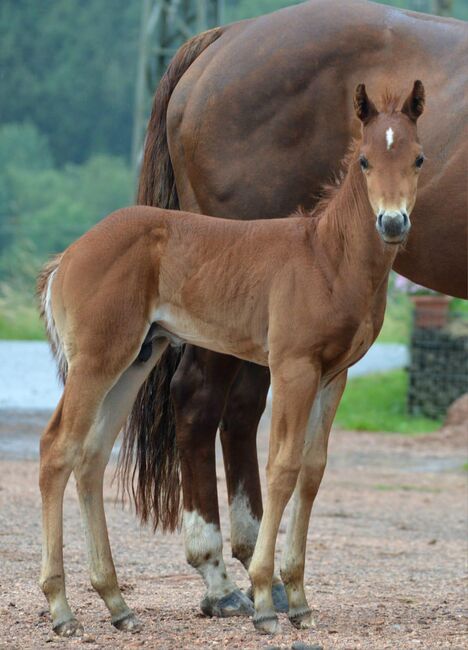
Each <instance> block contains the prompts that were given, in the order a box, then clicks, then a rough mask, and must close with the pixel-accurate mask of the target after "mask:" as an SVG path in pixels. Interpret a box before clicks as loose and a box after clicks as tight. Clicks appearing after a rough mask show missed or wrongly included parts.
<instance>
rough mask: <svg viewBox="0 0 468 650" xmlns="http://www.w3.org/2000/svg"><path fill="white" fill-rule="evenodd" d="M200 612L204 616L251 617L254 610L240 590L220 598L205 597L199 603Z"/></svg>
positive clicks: (248, 599) (250, 602)
mask: <svg viewBox="0 0 468 650" xmlns="http://www.w3.org/2000/svg"><path fill="white" fill-rule="evenodd" d="M200 608H201V611H202V612H203V613H204V614H205V616H218V617H219V618H226V617H228V616H252V614H253V613H254V608H253V604H252V601H251V600H250V598H248V597H247V596H246V595H245V594H244V593H243V592H242V591H241V590H240V589H235V590H234V591H231V593H230V594H227V595H226V596H223V597H222V598H217V599H215V598H210V597H209V596H205V598H203V600H202V601H201V603H200Z"/></svg>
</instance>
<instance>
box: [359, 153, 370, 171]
mask: <svg viewBox="0 0 468 650" xmlns="http://www.w3.org/2000/svg"><path fill="white" fill-rule="evenodd" d="M359 164H360V165H361V169H362V170H363V171H364V170H366V169H369V161H368V160H367V158H366V157H365V156H359Z"/></svg>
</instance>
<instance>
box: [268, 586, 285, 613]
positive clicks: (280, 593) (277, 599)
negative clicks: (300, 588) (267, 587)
mask: <svg viewBox="0 0 468 650" xmlns="http://www.w3.org/2000/svg"><path fill="white" fill-rule="evenodd" d="M271 596H272V598H273V605H274V606H275V610H276V611H277V612H280V613H282V614H285V613H286V612H287V611H288V610H289V603H288V595H287V593H286V589H285V588H284V585H283V583H282V582H275V584H274V585H273V586H272V588H271Z"/></svg>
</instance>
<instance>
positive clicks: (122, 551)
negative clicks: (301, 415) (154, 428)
mask: <svg viewBox="0 0 468 650" xmlns="http://www.w3.org/2000/svg"><path fill="white" fill-rule="evenodd" d="M0 435H1V428H0ZM259 447H260V457H261V461H262V463H264V459H265V450H266V436H265V434H264V433H262V434H261V436H260V440H259ZM465 461H466V447H465V448H464V445H463V441H461V440H460V438H459V437H455V438H453V437H452V438H450V439H444V438H443V437H441V436H440V435H432V436H428V437H425V438H405V437H401V436H396V435H382V434H380V435H379V434H372V435H371V434H357V433H349V432H338V431H336V432H334V434H333V436H332V442H331V449H330V460H329V466H328V468H327V472H326V476H325V479H324V482H323V485H322V488H321V491H320V494H319V497H318V500H317V503H316V507H315V511H314V516H313V518H312V523H311V526H310V532H309V546H308V557H307V568H306V578H307V592H308V597H309V602H310V603H311V604H312V607H313V609H314V613H315V619H316V623H317V627H316V629H315V630H313V631H308V632H301V633H299V632H297V631H295V630H293V629H292V628H291V627H290V625H289V623H288V621H287V619H286V618H285V617H284V616H282V617H281V622H282V632H281V634H280V635H278V636H277V637H275V638H274V639H272V638H269V637H261V636H258V635H256V633H255V632H254V631H253V627H252V624H251V622H250V621H249V620H246V619H224V620H217V619H212V620H209V619H206V618H203V617H202V616H201V615H200V614H199V613H198V607H197V605H198V601H199V600H200V598H201V597H202V595H203V588H202V583H201V581H200V579H199V578H198V577H197V575H196V574H195V572H194V571H192V570H191V569H190V568H189V567H188V566H187V565H186V563H185V560H184V553H183V547H182V539H181V537H180V535H174V536H161V535H159V534H158V535H156V536H153V535H152V534H151V532H150V531H149V530H147V529H141V528H140V527H139V526H138V523H137V521H136V520H135V518H134V516H133V515H132V514H131V512H130V511H129V510H128V509H127V510H125V511H122V509H121V508H120V507H119V506H116V505H114V495H115V489H114V487H112V486H110V480H108V481H107V487H106V503H107V513H108V520H109V530H110V538H111V542H112V544H113V549H114V559H115V563H116V566H117V572H118V575H119V578H120V582H121V585H122V586H123V589H124V592H125V596H126V598H127V600H128V602H129V604H130V605H131V606H133V607H134V608H135V610H136V613H137V615H138V616H139V617H140V618H141V620H142V621H143V622H144V626H145V627H144V631H143V632H141V633H140V634H138V635H135V636H125V635H123V634H122V633H119V632H117V631H116V630H114V629H113V628H112V627H111V625H110V624H109V622H108V617H107V612H106V610H105V608H104V605H103V603H102V602H101V601H100V599H99V598H98V596H97V595H96V594H95V593H94V592H93V591H92V589H91V587H90V585H89V583H88V581H87V574H86V566H85V550H84V541H83V535H82V530H81V525H80V521H79V510H78V505H77V501H76V498H75V493H74V485H72V486H70V487H69V489H68V491H67V495H66V499H65V559H66V569H67V578H68V593H69V597H70V601H71V603H72V607H73V608H74V609H75V611H76V613H77V616H78V617H79V618H80V620H81V621H82V623H83V624H84V625H85V631H86V633H87V634H88V635H89V636H88V637H87V638H86V641H87V642H86V643H83V640H73V641H63V640H61V639H59V638H58V637H56V636H55V635H54V634H53V633H51V631H50V622H49V619H48V614H47V612H46V611H45V600H44V599H43V596H42V594H41V593H40V592H39V589H38V587H37V586H36V580H37V576H38V571H39V563H40V520H39V494H38V489H37V462H36V461H34V460H3V461H0V567H1V572H0V648H8V649H14V648H18V649H21V650H25V649H27V648H34V649H36V648H45V647H54V645H57V644H58V645H62V646H64V645H67V646H68V647H70V648H72V649H78V648H101V647H104V648H116V649H117V648H139V647H145V648H164V649H166V648H168V649H169V648H179V649H185V648H242V649H247V648H267V647H269V648H273V647H280V648H290V647H291V645H292V643H293V642H296V641H299V640H302V641H304V642H306V643H309V644H319V645H321V646H323V648H324V649H325V650H332V649H335V648H336V649H338V648H339V649H340V650H345V649H346V650H351V649H354V648H364V649H369V650H370V649H372V650H380V649H383V648H389V649H390V648H391V649H392V650H395V649H397V650H405V649H411V650H413V649H418V648H423V649H426V648H427V649H431V650H432V649H434V648H457V649H461V648H467V647H468V639H467V637H466V636H465V633H466V630H467V626H466V622H467V619H466V617H464V614H466V605H467V601H466V596H467V592H466V583H465V582H464V573H466V562H467V557H468V556H467V550H468V548H467V539H468V537H467V533H468V531H467V507H468V500H467V474H466V471H465V472H463V471H462V469H461V467H462V465H463V463H464V462H465ZM110 474H111V472H109V477H110ZM222 475H223V473H222V471H221V466H220V468H219V476H220V477H222ZM219 488H220V493H221V503H222V517H223V531H224V537H225V540H226V559H228V558H227V556H228V555H229V552H228V550H227V549H228V540H229V527H228V513H227V508H226V494H225V484H224V480H223V479H221V478H220V480H219ZM284 530H285V529H284V526H283V527H282V528H281V533H280V539H279V546H280V548H281V546H282V543H283V542H284ZM228 566H229V567H230V568H231V570H232V571H233V573H234V575H235V576H236V577H237V579H238V580H239V583H240V585H241V586H242V587H247V579H246V575H245V573H244V572H243V571H242V570H241V569H240V566H239V564H238V563H237V562H235V561H233V560H230V559H228ZM50 644H52V645H50Z"/></svg>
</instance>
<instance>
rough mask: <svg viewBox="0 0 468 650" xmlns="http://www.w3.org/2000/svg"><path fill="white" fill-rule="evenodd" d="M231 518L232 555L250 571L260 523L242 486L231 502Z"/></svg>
mask: <svg viewBox="0 0 468 650" xmlns="http://www.w3.org/2000/svg"><path fill="white" fill-rule="evenodd" d="M230 516H231V546H232V555H233V557H235V558H237V559H238V560H239V561H240V562H242V564H243V565H244V566H245V568H246V569H248V568H249V564H250V560H251V559H252V555H253V552H254V549H255V542H256V541H257V535H258V529H259V528H260V521H259V520H258V519H257V518H256V517H254V515H253V513H252V508H251V507H250V502H249V499H248V498H247V495H246V493H245V491H244V489H243V487H242V486H239V488H238V489H237V492H236V494H235V496H234V498H233V499H232V501H231V505H230Z"/></svg>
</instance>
